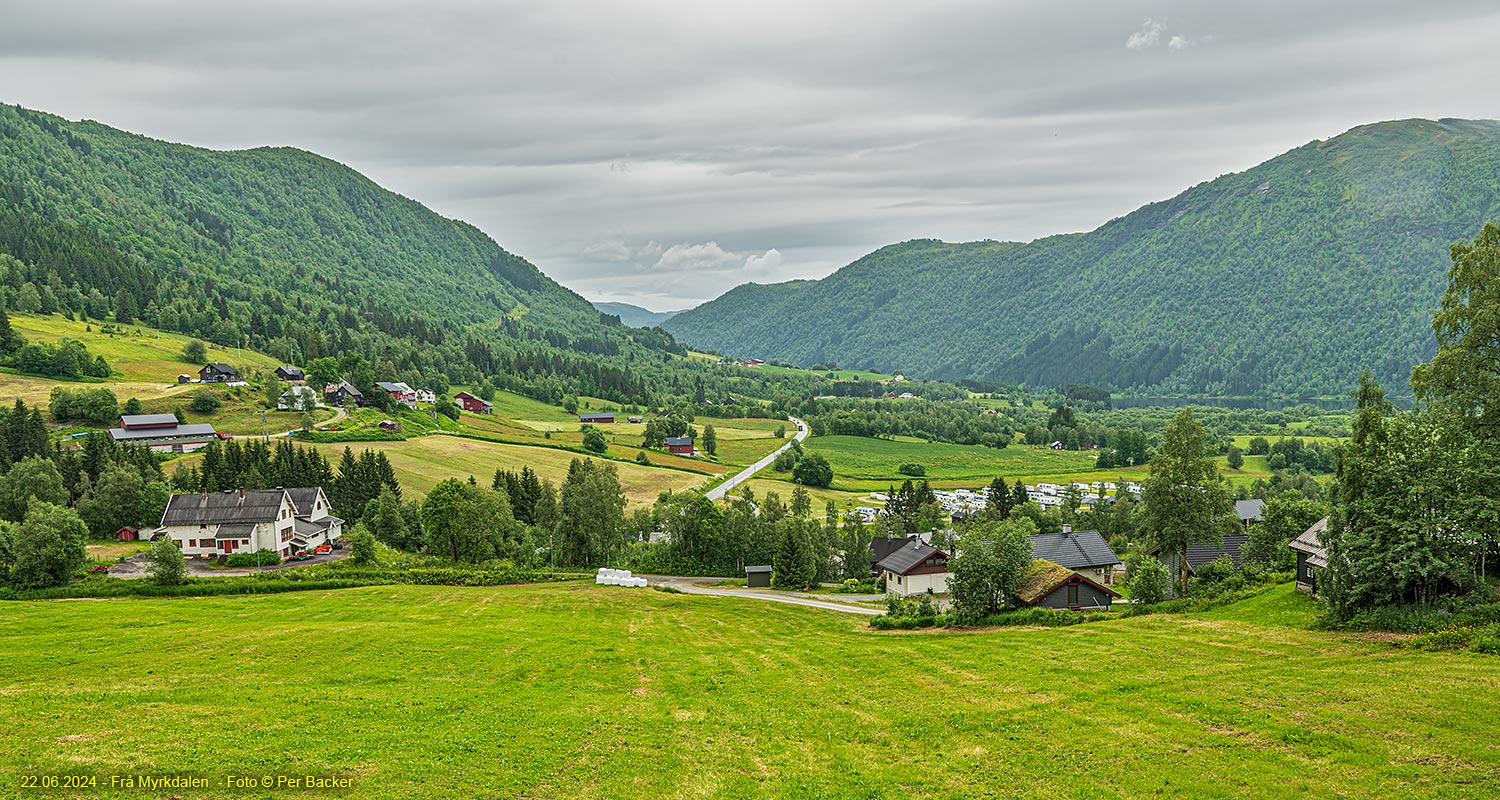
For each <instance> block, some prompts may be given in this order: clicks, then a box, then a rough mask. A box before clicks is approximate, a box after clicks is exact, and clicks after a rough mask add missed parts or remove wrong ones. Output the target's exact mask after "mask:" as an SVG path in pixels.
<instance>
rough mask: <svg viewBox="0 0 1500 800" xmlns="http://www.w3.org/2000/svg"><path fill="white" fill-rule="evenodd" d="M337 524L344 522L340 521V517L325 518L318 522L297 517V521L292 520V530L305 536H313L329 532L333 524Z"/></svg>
mask: <svg viewBox="0 0 1500 800" xmlns="http://www.w3.org/2000/svg"><path fill="white" fill-rule="evenodd" d="M336 522H337V523H342V522H343V520H341V519H339V518H338V517H324V518H322V519H317V520H310V519H304V518H302V517H297V518H296V519H294V520H292V530H293V531H295V532H297V533H300V534H302V535H304V536H312V535H314V534H318V533H322V532H324V531H326V530H328V529H329V528H331V527H333V524H334V523H336Z"/></svg>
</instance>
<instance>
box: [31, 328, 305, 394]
mask: <svg viewBox="0 0 1500 800" xmlns="http://www.w3.org/2000/svg"><path fill="white" fill-rule="evenodd" d="M10 324H11V327H12V328H14V329H15V330H16V332H17V333H20V334H21V335H23V336H25V337H26V339H27V340H28V341H33V342H48V343H51V344H56V343H57V342H58V341H59V340H61V339H77V340H78V341H80V342H82V343H83V344H85V345H86V346H87V347H88V349H89V352H90V353H93V354H94V355H100V356H104V360H106V361H108V362H109V365H110V367H112V368H114V370H115V371H116V372H119V373H121V374H122V375H123V376H124V379H125V380H126V381H129V382H143V383H147V384H153V385H155V384H160V385H161V386H163V387H165V386H168V385H171V388H176V383H177V375H178V373H182V372H190V373H193V374H194V375H196V374H197V373H198V369H199V368H200V367H202V366H203V365H202V364H190V363H188V362H186V361H183V360H182V348H183V346H184V345H186V344H187V343H188V342H189V341H191V340H192V339H191V337H188V336H183V335H181V334H177V333H165V332H163V333H162V334H161V339H160V344H158V340H157V332H156V331H155V330H153V329H152V328H151V327H150V326H149V325H114V324H113V323H109V324H110V325H112V326H113V327H114V328H115V329H116V330H117V331H118V332H116V333H110V334H106V333H101V332H100V328H101V325H103V324H104V323H100V322H93V321H91V322H79V321H74V320H66V319H63V318H62V316H61V315H56V314H54V315H48V316H41V315H37V314H13V315H11V318H10ZM90 328H92V330H90ZM204 344H206V345H208V359H207V360H208V361H222V362H224V363H228V364H233V365H235V366H236V367H239V368H240V370H241V372H242V373H243V371H244V370H247V369H262V370H266V369H275V368H276V367H278V366H280V362H278V361H276V360H275V359H273V358H271V357H270V356H268V355H264V354H262V353H258V352H255V351H253V350H241V351H239V352H238V353H236V352H235V350H234V348H229V349H224V348H222V347H219V346H217V345H214V344H211V343H209V342H204ZM126 396H127V395H124V394H121V395H120V399H121V400H124V399H125V397H126ZM141 399H142V400H144V399H146V398H145V397H142V398H141Z"/></svg>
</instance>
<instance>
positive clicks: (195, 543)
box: [188, 539, 198, 547]
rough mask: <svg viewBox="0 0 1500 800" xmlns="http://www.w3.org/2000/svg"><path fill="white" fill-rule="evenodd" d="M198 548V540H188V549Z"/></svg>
mask: <svg viewBox="0 0 1500 800" xmlns="http://www.w3.org/2000/svg"><path fill="white" fill-rule="evenodd" d="M197 546H198V540H197V539H189V540H188V547H197Z"/></svg>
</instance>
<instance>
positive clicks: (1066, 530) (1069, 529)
mask: <svg viewBox="0 0 1500 800" xmlns="http://www.w3.org/2000/svg"><path fill="white" fill-rule="evenodd" d="M1072 532H1073V526H1072V525H1064V526H1063V533H1072Z"/></svg>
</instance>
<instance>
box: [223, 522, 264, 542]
mask: <svg viewBox="0 0 1500 800" xmlns="http://www.w3.org/2000/svg"><path fill="white" fill-rule="evenodd" d="M253 533H255V523H253V522H229V523H225V524H223V525H220V526H219V527H218V529H216V530H215V531H214V538H215V539H249V538H250V535H251V534H253Z"/></svg>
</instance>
